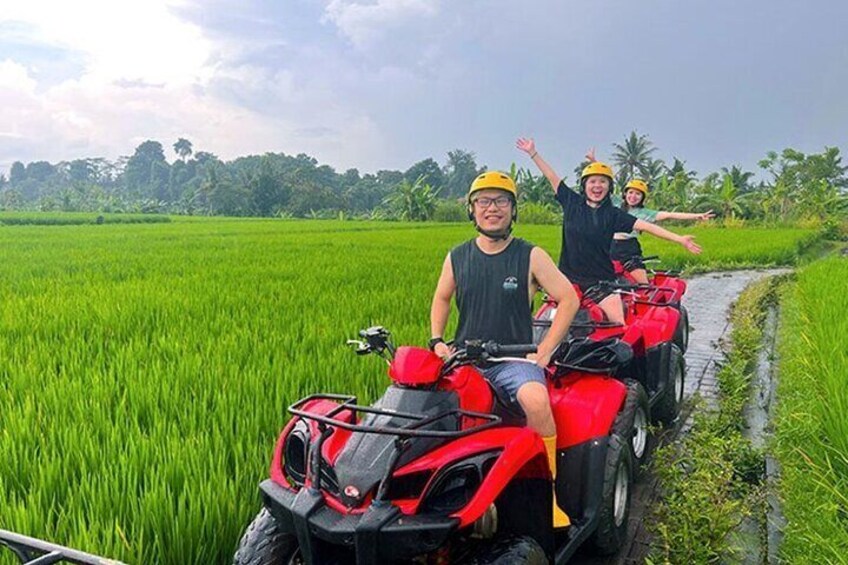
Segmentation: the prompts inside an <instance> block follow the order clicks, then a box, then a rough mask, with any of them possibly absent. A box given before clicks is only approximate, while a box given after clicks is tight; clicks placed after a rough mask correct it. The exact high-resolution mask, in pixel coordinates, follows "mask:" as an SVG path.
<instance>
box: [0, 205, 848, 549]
mask: <svg viewBox="0 0 848 565" xmlns="http://www.w3.org/2000/svg"><path fill="white" fill-rule="evenodd" d="M57 223H61V222H57ZM686 233H693V234H696V235H697V237H698V241H699V243H700V244H701V245H702V246H703V247H704V249H705V252H704V253H703V254H702V255H701V256H698V257H695V256H692V255H687V254H686V252H685V251H684V250H683V249H682V248H680V247H679V246H672V245H670V244H668V245H667V244H665V243H664V242H656V241H651V240H650V239H649V237H650V236H645V237H644V238H643V240H644V241H645V243H644V245H645V248H646V249H645V250H646V253H647V254H652V253H659V254H661V255H662V256H663V257H664V258H665V259H666V262H665V263H664V264H665V265H666V266H674V267H681V266H685V267H687V268H689V269H690V270H692V271H695V270H708V269H716V268H732V267H737V266H752V265H772V264H792V263H794V262H795V261H796V260H797V258H798V257H799V255H800V254H801V252H802V251H803V250H804V249H805V248H806V247H808V246H809V245H811V244H812V243H813V242H814V241H815V240H816V237H817V236H816V234H815V233H814V232H812V231H809V230H795V229H781V230H777V229H774V230H766V229H733V230H730V229H716V228H693V229H691V230H686ZM473 235H474V231H473V229H472V228H471V227H470V226H469V225H463V224H445V225H435V224H408V223H397V224H392V223H375V222H330V221H283V220H243V219H240V220H235V219H191V220H184V219H180V218H172V221H171V222H168V223H151V224H126V225H124V224H104V225H91V224H81V225H0V528H3V529H10V530H13V531H18V532H20V533H24V534H27V535H33V536H37V537H42V538H47V539H49V540H51V541H54V542H57V543H61V544H63V545H69V546H73V547H76V548H78V549H82V550H84V551H88V552H92V553H97V554H100V555H105V556H108V557H112V558H116V559H121V560H123V561H126V562H129V563H162V564H170V563H174V564H176V563H224V562H227V561H228V560H229V559H230V558H231V555H232V553H233V551H234V549H235V546H236V544H237V543H238V539H239V537H240V535H241V532H242V530H243V528H244V527H245V526H246V524H247V523H248V522H249V521H250V520H251V518H252V516H253V515H254V513H255V512H256V511H257V509H258V508H259V498H258V491H257V484H258V483H259V481H260V480H262V479H263V478H265V477H266V476H267V468H268V462H269V460H270V455H271V451H272V448H273V445H274V442H275V440H276V436H277V434H278V432H279V430H280V428H281V427H282V425H283V424H284V423H285V421H286V419H287V416H286V413H285V408H286V406H287V405H289V404H290V403H292V402H293V401H294V400H296V399H297V398H299V397H300V396H304V395H306V394H309V393H312V392H318V391H325V392H352V393H355V394H357V395H359V396H360V397H361V399H363V400H366V401H367V400H371V399H373V398H374V397H375V396H376V395H377V394H378V393H379V391H381V390H382V388H383V387H384V386H385V384H386V382H387V377H386V376H385V365H381V362H379V361H378V360H376V359H369V358H366V359H360V358H357V357H355V356H354V355H353V353H351V352H350V351H349V350H348V349H347V348H346V347H345V345H344V342H345V339H347V338H350V337H354V336H355V333H356V331H357V330H358V329H359V328H362V327H365V326H368V325H372V324H382V325H385V326H386V327H388V328H389V329H390V330H391V331H392V332H393V334H394V336H395V337H396V342H398V343H417V344H423V343H425V342H426V339H427V338H428V337H429V320H428V315H429V307H430V299H431V296H432V292H433V288H434V285H435V282H436V279H437V277H438V274H439V269H440V266H441V263H442V260H443V259H444V256H445V254H446V253H447V251H448V250H449V249H450V248H451V247H452V246H453V245H456V244H457V243H459V242H461V241H463V240H465V239H468V238H470V237H473ZM517 235H519V236H521V237H525V238H527V239H530V240H531V241H534V242H536V243H538V244H540V245H542V246H543V247H545V248H546V249H548V251H549V252H551V254H552V255H553V256H554V258H556V255H557V253H558V251H559V248H558V245H559V244H558V242H559V228H557V227H555V226H519V227H518V229H517ZM809 276H811V277H812V276H818V275H814V274H811V275H809ZM838 280H842V281H844V280H845V273H844V272H843V273H842V278H841V279H838ZM841 299H842V300H843V306H844V296H843V297H841ZM832 308H833V307H832ZM842 311H843V312H844V308H843V310H842ZM842 331H843V332H844V331H845V328H843V330H842ZM843 355H844V353H843ZM843 361H844V357H843ZM843 369H844V365H843ZM842 374H843V375H844V374H845V373H844V370H843V373H842ZM843 413H844V412H843ZM844 432H846V430H845V429H844V428H843V433H844ZM843 437H848V436H843ZM0 556H2V552H0ZM0 562H3V560H2V557H0Z"/></svg>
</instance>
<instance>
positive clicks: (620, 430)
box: [612, 379, 654, 478]
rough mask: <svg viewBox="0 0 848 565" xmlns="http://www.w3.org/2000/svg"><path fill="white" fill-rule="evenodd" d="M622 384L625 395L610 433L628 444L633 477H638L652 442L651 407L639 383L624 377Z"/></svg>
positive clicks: (648, 456) (646, 461)
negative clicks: (625, 390) (625, 387)
mask: <svg viewBox="0 0 848 565" xmlns="http://www.w3.org/2000/svg"><path fill="white" fill-rule="evenodd" d="M624 384H625V386H627V397H626V398H625V399H624V406H623V407H622V408H621V411H620V412H619V413H618V416H616V418H615V422H613V425H612V433H613V434H615V435H617V436H618V437H620V438H622V439H624V440H625V442H627V443H628V445H629V446H630V455H631V457H632V459H633V477H634V478H638V477H639V476H640V475H641V474H642V471H643V470H644V469H645V468H647V466H648V461H650V458H651V450H652V449H653V444H654V441H653V440H654V438H653V436H652V434H651V430H650V422H651V409H650V405H649V403H648V393H646V392H645V387H643V386H642V385H641V383H639V382H638V381H635V380H633V379H625V380H624Z"/></svg>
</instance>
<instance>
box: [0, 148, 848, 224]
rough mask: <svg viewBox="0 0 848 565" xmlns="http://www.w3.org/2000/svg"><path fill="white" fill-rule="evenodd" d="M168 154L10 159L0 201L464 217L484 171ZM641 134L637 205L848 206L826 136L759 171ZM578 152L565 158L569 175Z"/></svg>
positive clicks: (516, 170) (145, 151)
mask: <svg viewBox="0 0 848 565" xmlns="http://www.w3.org/2000/svg"><path fill="white" fill-rule="evenodd" d="M172 149H173V152H174V155H175V157H174V159H173V162H171V163H169V162H168V160H167V158H166V155H165V149H164V147H163V146H162V144H161V143H160V142H158V141H153V140H147V141H144V142H143V143H141V144H140V145H139V146H138V147H136V149H135V152H134V153H133V155H131V156H128V157H122V158H119V159H118V160H117V161H114V162H111V161H108V160H106V159H103V158H87V159H77V160H73V161H63V162H59V163H55V164H52V163H48V162H46V161H34V162H30V163H28V164H26V165H25V164H24V163H22V162H19V161H18V162H15V163H13V165H12V167H11V169H10V170H9V175H8V178H6V177H5V176H3V175H0V209H4V210H43V211H52V210H62V211H84V212H86V211H87V212H134V213H166V214H187V215H226V216H266V217H268V216H274V217H301V218H337V217H357V218H370V219H399V220H409V221H421V220H433V219H435V220H441V221H462V220H464V219H465V211H464V205H463V199H464V196H465V194H466V192H467V190H468V186H469V185H470V184H471V181H472V180H473V179H474V177H476V176H477V175H478V174H480V173H481V172H483V171H485V170H486V167H485V166H481V165H478V163H477V161H476V156H475V154H474V153H473V152H471V151H467V150H463V149H455V150H453V151H449V152H448V153H447V155H446V158H445V161H444V163H443V164H439V163H438V162H436V160H435V159H433V158H427V159H424V160H422V161H419V162H417V163H415V164H413V165H412V166H411V167H409V168H408V169H407V170H405V171H398V170H381V171H378V172H376V173H373V174H372V173H366V174H361V173H360V172H359V171H358V170H357V169H348V170H346V171H344V172H343V173H339V172H337V171H336V170H335V169H333V168H332V167H330V166H328V165H320V164H319V163H318V161H317V160H316V159H314V158H313V157H310V156H308V155H305V154H299V155H296V156H290V155H285V154H283V153H267V154H265V155H250V156H246V157H239V158H237V159H235V160H232V161H228V162H224V161H222V160H221V159H219V158H218V157H217V156H215V155H214V154H212V153H209V152H206V151H196V152H195V151H194V147H193V144H192V143H191V142H190V141H189V140H187V139H184V138H180V139H178V140H177V141H176V142H175V143H174V144H173V145H172ZM657 152H658V148H657V147H656V146H655V145H654V144H653V143H652V142H651V141H650V140H649V139H648V137H647V136H646V135H639V134H637V132H631V133H630V134H629V135H628V136H627V137H626V138H625V139H624V141H623V142H622V143H614V144H613V146H612V151H611V154H610V156H611V158H610V161H611V162H612V164H613V166H614V168H615V170H616V177H617V178H616V186H617V187H621V186H624V184H626V182H627V181H629V180H630V179H633V178H641V179H643V180H645V181H647V182H648V184H649V185H650V187H651V193H650V199H649V204H648V206H650V207H652V208H656V209H662V210H693V209H707V208H712V209H714V210H715V211H716V212H717V213H718V214H719V215H720V216H722V217H723V218H725V220H729V221H733V220H735V219H739V220H743V219H744V220H761V221H765V222H786V221H807V220H809V221H820V222H823V221H826V220H828V219H831V218H834V217H842V218H844V217H845V215H846V213H848V198H846V187H848V177H846V171H848V167H846V166H843V165H842V157H841V155H840V153H839V149H838V148H836V147H825V149H824V151H823V152H822V153H817V154H809V155H807V154H804V153H802V152H800V151H797V150H795V149H791V148H787V149H784V150H783V151H782V152H780V153H777V152H769V153H767V154H766V156H765V157H764V158H763V159H762V160H761V161H760V162H759V167H760V168H761V169H762V171H763V172H764V173H765V176H766V179H765V180H760V181H758V182H755V181H754V180H753V179H754V176H755V174H754V173H753V172H751V171H745V170H743V169H742V168H741V167H739V166H736V165H732V166H730V167H723V168H722V169H721V170H720V171H717V172H711V173H708V174H706V175H705V176H703V177H699V175H698V173H697V172H696V171H693V170H690V169H688V167H687V166H686V162H685V161H683V160H681V159H679V158H677V157H674V158H673V159H672V161H671V162H670V163H667V162H666V161H664V160H662V159H660V158H658V157H657V156H656V154H657ZM585 164H586V163H580V164H579V165H578V166H577V167H576V168H575V169H574V172H575V177H574V180H573V182H574V183H576V181H577V178H579V173H580V170H581V169H582V167H583V166H584V165H585ZM510 172H511V174H512V175H513V176H514V178H515V179H516V182H517V184H518V186H519V195H520V199H521V200H522V206H523V209H522V217H523V218H524V220H525V221H527V220H530V221H538V222H551V223H555V222H556V221H558V215H557V205H556V203H555V201H554V199H553V193H552V191H551V188H550V186H549V185H548V184H547V180H546V179H545V178H544V177H542V176H541V175H539V174H537V173H535V172H534V171H532V170H530V169H527V168H524V167H517V166H516V165H515V164H513V165H512V167H511V169H510Z"/></svg>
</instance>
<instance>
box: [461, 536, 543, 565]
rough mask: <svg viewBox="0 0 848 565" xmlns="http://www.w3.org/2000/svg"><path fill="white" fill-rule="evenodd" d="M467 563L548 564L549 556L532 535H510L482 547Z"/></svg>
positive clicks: (503, 564) (496, 564)
mask: <svg viewBox="0 0 848 565" xmlns="http://www.w3.org/2000/svg"><path fill="white" fill-rule="evenodd" d="M463 563H465V564H467V565H512V564H513V563H519V564H521V565H537V564H538V565H547V563H548V557H547V556H546V555H545V550H544V549H542V546H541V545H539V542H537V541H536V540H534V539H533V538H531V537H530V536H509V537H505V538H502V539H498V540H494V541H493V542H492V543H489V544H486V545H485V546H483V547H481V548H480V550H479V551H478V552H475V553H474V554H473V555H472V556H471V558H470V559H469V560H468V561H463Z"/></svg>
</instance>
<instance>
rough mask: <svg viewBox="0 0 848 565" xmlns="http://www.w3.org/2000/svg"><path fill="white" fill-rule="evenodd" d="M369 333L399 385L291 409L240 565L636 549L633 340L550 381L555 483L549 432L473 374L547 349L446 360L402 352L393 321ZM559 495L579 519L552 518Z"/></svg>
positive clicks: (594, 351)
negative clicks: (630, 537)
mask: <svg viewBox="0 0 848 565" xmlns="http://www.w3.org/2000/svg"><path fill="white" fill-rule="evenodd" d="M360 336H361V337H362V340H361V341H358V342H357V347H358V350H357V352H358V353H360V354H368V353H375V354H378V355H380V356H383V357H384V358H386V360H387V361H389V363H390V365H389V376H390V378H391V381H392V382H391V384H390V385H389V386H388V388H387V389H386V391H385V393H384V394H383V395H382V397H380V399H379V400H377V401H376V402H375V403H374V404H373V405H370V406H365V405H361V404H359V403H357V400H356V398H355V397H352V396H345V395H333V394H315V395H312V396H309V397H307V398H304V399H302V400H299V401H297V402H295V403H294V404H293V405H291V406H290V407H289V412H290V413H291V414H292V416H293V417H292V419H291V420H290V421H289V422H288V424H287V425H286V426H285V428H284V429H283V431H282V433H281V434H280V437H279V440H278V441H277V445H276V448H275V449H274V454H273V457H272V461H271V468H270V477H269V478H268V479H267V480H265V481H263V482H262V483H261V484H260V492H261V495H262V501H263V508H262V510H261V511H260V512H259V514H258V515H257V516H256V518H255V519H254V520H253V522H252V523H251V524H250V525H249V526H248V528H247V530H246V531H245V533H244V536H243V538H242V540H241V543H240V545H239V548H238V551H237V552H236V554H235V557H234V563H235V564H236V565H248V564H259V563H262V564H265V563H307V564H318V563H320V564H332V563H358V564H373V563H422V564H425V563H434V564H435V563H469V564H470V563H475V564H481V563H549V562H554V563H564V562H566V561H567V560H568V559H569V558H570V557H571V555H572V554H573V553H574V552H575V551H576V549H577V548H578V546H580V545H581V544H583V543H584V542H589V543H591V544H592V545H593V546H594V547H595V548H596V549H597V550H598V551H599V552H601V553H612V552H615V551H616V550H617V549H618V548H619V547H620V546H621V544H622V543H623V541H624V539H625V534H626V529H627V518H628V514H629V508H630V489H631V476H632V471H633V469H632V467H633V462H632V459H631V453H630V449H629V448H628V444H627V440H626V439H625V437H627V436H629V435H631V433H630V431H628V430H624V429H622V427H623V426H624V424H623V423H622V422H624V421H626V420H628V419H632V414H630V413H628V412H627V410H628V406H632V405H633V402H632V401H630V400H629V388H628V386H627V385H626V384H625V383H623V382H621V381H619V380H617V379H614V378H610V376H609V373H610V370H614V369H615V368H616V367H618V366H620V365H623V364H626V363H627V362H629V356H630V354H631V352H630V349H629V347H627V346H622V345H623V344H621V342H620V341H619V340H616V339H612V340H607V341H598V342H595V341H591V340H576V341H575V342H573V343H571V344H569V345H568V346H567V347H566V346H563V347H561V349H560V351H559V353H558V355H557V357H556V363H557V364H558V365H557V368H555V369H554V368H552V369H551V371H550V372H551V374H552V375H553V377H552V379H551V381H550V383H549V391H550V394H551V403H552V409H553V413H554V417H555V421H556V426H557V480H556V484H552V482H551V473H550V470H549V467H548V462H547V455H546V452H545V448H544V445H543V442H542V439H541V437H540V436H539V435H538V434H537V433H536V432H534V431H533V430H531V429H529V428H527V427H524V426H523V425H522V422H521V421H520V416H518V417H517V416H516V415H515V414H514V413H511V412H510V411H509V410H508V409H507V408H506V406H505V405H503V404H502V403H501V402H500V401H499V400H498V396H497V394H496V393H495V392H493V390H492V389H491V388H490V385H489V384H488V382H487V381H486V380H485V379H484V378H483V376H482V375H481V373H480V372H479V371H478V370H477V369H476V368H475V367H474V364H475V363H481V362H498V361H500V360H504V359H507V358H506V357H503V356H506V355H524V354H527V353H530V352H533V351H535V345H532V344H527V345H510V346H504V345H498V344H496V343H492V342H489V343H479V342H470V343H468V344H466V346H465V347H463V348H461V349H458V350H457V351H456V352H455V353H454V354H453V355H452V356H451V357H450V358H449V359H448V360H446V361H443V360H442V359H440V358H439V357H437V356H436V355H435V354H433V353H432V352H430V351H429V350H426V349H420V348H416V347H400V348H398V349H397V350H395V348H394V347H393V346H392V344H391V342H390V341H389V333H388V332H387V331H386V330H385V329H383V328H381V327H373V328H369V329H367V330H363V331H361V332H360ZM575 363H581V364H582V365H576V364H575ZM583 368H585V369H586V370H585V371H584V370H582V369H583ZM594 371H598V372H597V373H596V372H594ZM554 491H555V492H556V498H557V501H558V503H559V505H560V507H562V508H563V510H565V511H566V512H567V514H568V516H569V518H570V521H571V523H570V525H569V526H567V527H565V528H557V529H555V528H553V525H552V515H551V507H552V504H553V501H552V496H553V494H554Z"/></svg>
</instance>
